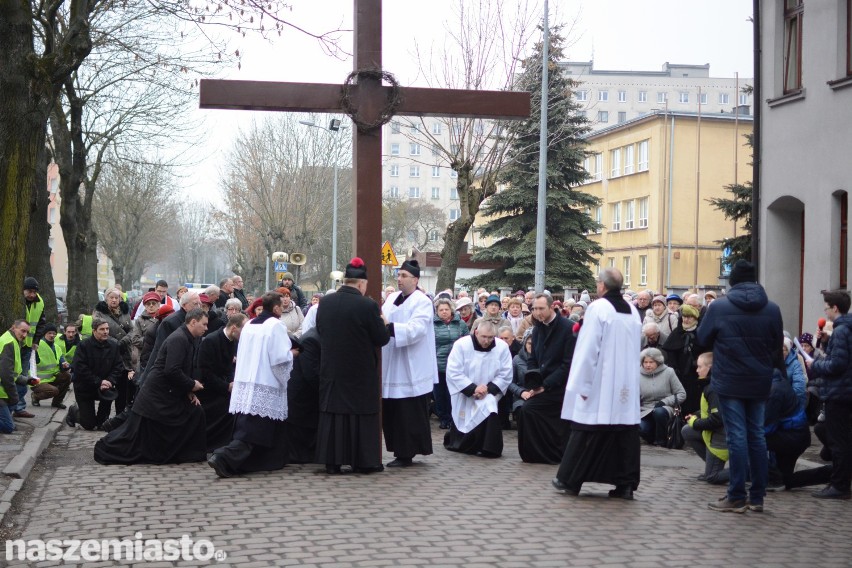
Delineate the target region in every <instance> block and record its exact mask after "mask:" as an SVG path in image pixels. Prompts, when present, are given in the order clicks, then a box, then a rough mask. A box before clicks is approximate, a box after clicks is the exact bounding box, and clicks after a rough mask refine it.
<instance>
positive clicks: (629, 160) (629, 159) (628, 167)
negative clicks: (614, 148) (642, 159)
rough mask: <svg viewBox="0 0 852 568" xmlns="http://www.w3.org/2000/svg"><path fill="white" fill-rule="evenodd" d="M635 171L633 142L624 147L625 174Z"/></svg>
mask: <svg viewBox="0 0 852 568" xmlns="http://www.w3.org/2000/svg"><path fill="white" fill-rule="evenodd" d="M632 173H633V144H631V145H629V146H625V147H624V175H627V174H632Z"/></svg>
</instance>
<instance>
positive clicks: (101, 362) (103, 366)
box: [71, 337, 124, 396]
mask: <svg viewBox="0 0 852 568" xmlns="http://www.w3.org/2000/svg"><path fill="white" fill-rule="evenodd" d="M71 370H72V377H73V378H74V379H73V380H74V390H75V391H81V392H85V393H87V394H90V395H92V396H95V395H97V392H98V390H99V389H100V385H101V381H103V380H107V381H109V382H111V383H112V384H113V386H114V385H115V384H116V383H117V382H118V378H119V377H120V376H121V375H123V374H124V363H123V362H122V360H121V352H120V347H119V344H118V341H116V340H115V339H113V338H112V337H107V338H106V341H103V342H101V341H98V340H97V339H95V338H94V337H87V338H86V339H84V340H83V341H81V342H80V345H79V346H78V347H77V353H76V354H75V355H74V362H73V363H72V364H71Z"/></svg>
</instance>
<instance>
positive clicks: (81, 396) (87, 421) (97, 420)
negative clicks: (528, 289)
mask: <svg viewBox="0 0 852 568" xmlns="http://www.w3.org/2000/svg"><path fill="white" fill-rule="evenodd" d="M74 398H75V399H76V400H77V421H78V422H79V423H80V426H82V427H83V428H85V429H86V430H95V429H96V428H98V427H100V425H101V424H103V423H104V422H106V420H107V418H109V412H110V410H111V409H112V401H108V400H101V399H100V398H98V396H97V395H95V394H94V393H92V392H91V391H90V390H88V389H83V390H81V389H78V388H77V386H76V385H75V386H74ZM96 403H97V405H98V407H97V410H95V404H96Z"/></svg>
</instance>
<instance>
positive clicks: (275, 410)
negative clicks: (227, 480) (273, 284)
mask: <svg viewBox="0 0 852 568" xmlns="http://www.w3.org/2000/svg"><path fill="white" fill-rule="evenodd" d="M262 301H263V311H262V312H261V314H260V315H259V316H257V317H256V318H254V319H253V320H251V321H250V322H249V323H247V324H246V325H245V326H244V327H243V331H242V333H241V334H240V343H239V347H238V349H237V368H236V371H235V372H234V388H233V391H232V392H231V406H230V408H229V412H230V413H231V414H235V415H236V418H235V420H234V434H233V437H232V439H231V443H230V444H228V445H227V446H224V447H222V448H219V449H217V450H215V451H214V452H213V455H212V456H210V458H209V459H208V460H207V463H208V464H209V465H210V467H212V468H213V469H214V470H215V471H216V474H217V475H218V476H219V477H230V476H232V475H235V474H238V473H247V472H252V471H272V470H276V469H281V468H282V467H284V465H285V464H286V457H287V439H286V430H285V426H286V422H285V420H286V419H287V382H288V381H289V380H290V371H291V370H292V368H293V356H294V355H295V350H293V349H292V344H291V343H290V338H289V337H288V336H287V327H286V326H285V325H284V324H283V323H282V322H281V320H280V319H279V318H280V317H281V314H282V313H283V311H284V304H283V297H282V296H281V294H279V293H278V292H267V293H266V294H264V295H263V300H262Z"/></svg>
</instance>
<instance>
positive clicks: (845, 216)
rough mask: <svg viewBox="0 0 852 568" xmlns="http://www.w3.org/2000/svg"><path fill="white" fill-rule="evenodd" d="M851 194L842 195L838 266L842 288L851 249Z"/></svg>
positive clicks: (844, 282)
mask: <svg viewBox="0 0 852 568" xmlns="http://www.w3.org/2000/svg"><path fill="white" fill-rule="evenodd" d="M848 227H849V194H848V193H845V192H844V193H843V194H841V195H840V247H839V249H838V252H839V253H840V258H838V259H837V260H838V263H837V264H838V266H839V267H840V288H841V289H846V284H847V278H846V251H847V250H849V246H848V244H849V229H848Z"/></svg>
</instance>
